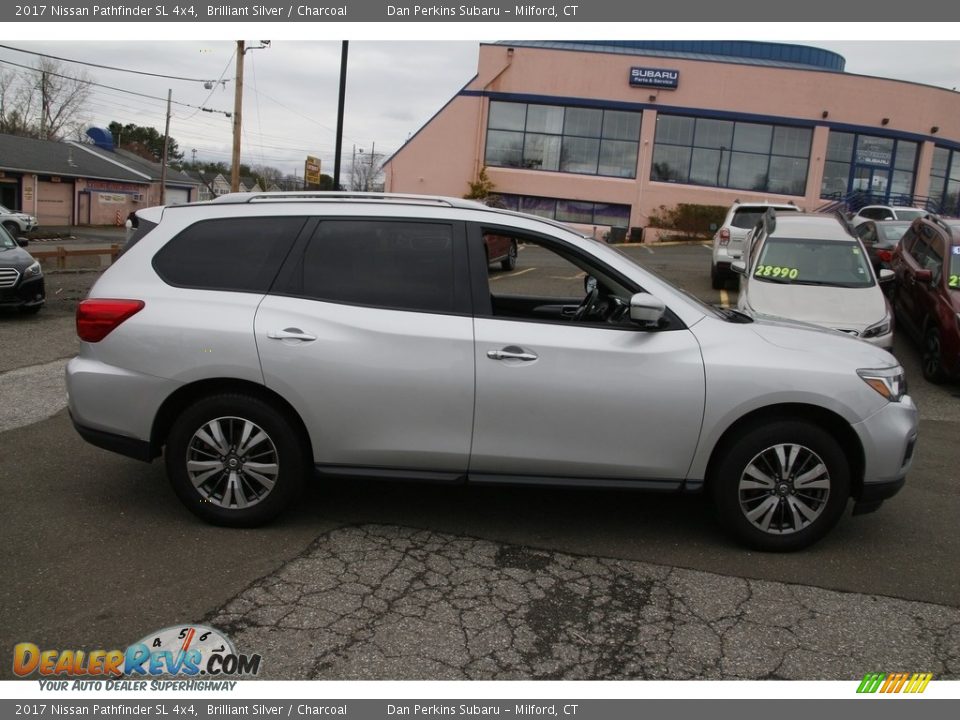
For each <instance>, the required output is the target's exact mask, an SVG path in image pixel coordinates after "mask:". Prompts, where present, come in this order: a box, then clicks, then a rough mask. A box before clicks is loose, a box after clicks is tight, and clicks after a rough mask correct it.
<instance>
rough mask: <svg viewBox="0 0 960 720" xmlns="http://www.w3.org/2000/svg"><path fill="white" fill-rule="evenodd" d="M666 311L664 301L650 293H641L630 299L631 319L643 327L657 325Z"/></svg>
mask: <svg viewBox="0 0 960 720" xmlns="http://www.w3.org/2000/svg"><path fill="white" fill-rule="evenodd" d="M666 309H667V306H666V305H664V304H663V300H660V299H659V298H656V297H654V296H653V295H651V294H650V293H645V292H639V293H637V294H636V295H633V296H632V297H631V298H630V319H631V320H632V321H633V322H635V323H640V324H641V325H656V324H657V323H658V322H660V319H661V318H662V317H663V313H664V312H666Z"/></svg>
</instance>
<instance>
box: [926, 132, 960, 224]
mask: <svg viewBox="0 0 960 720" xmlns="http://www.w3.org/2000/svg"><path fill="white" fill-rule="evenodd" d="M930 198H931V199H932V200H934V201H935V202H938V203H940V212H942V213H943V214H944V215H953V216H958V215H960V151H957V150H950V149H949V148H945V147H939V146H938V147H936V148H934V150H933V164H932V165H931V167H930Z"/></svg>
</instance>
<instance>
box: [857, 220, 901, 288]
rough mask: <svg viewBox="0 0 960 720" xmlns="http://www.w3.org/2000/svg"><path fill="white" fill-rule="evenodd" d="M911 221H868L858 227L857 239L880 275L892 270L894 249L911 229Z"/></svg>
mask: <svg viewBox="0 0 960 720" xmlns="http://www.w3.org/2000/svg"><path fill="white" fill-rule="evenodd" d="M910 222H911V221H910V220H866V221H864V222H862V223H860V224H859V225H857V226H856V233H857V237H859V238H860V241H861V242H862V243H863V247H864V248H866V250H867V256H868V257H869V258H870V263H871V264H872V265H873V270H874V272H876V273H877V274H878V275H879V273H880V271H881V270H883V269H888V270H889V269H890V260H891V258H892V257H893V249H894V248H895V247H896V246H897V243H898V242H900V238H902V237H903V234H904V233H905V232H906V231H907V228H908V227H910Z"/></svg>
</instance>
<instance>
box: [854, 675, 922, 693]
mask: <svg viewBox="0 0 960 720" xmlns="http://www.w3.org/2000/svg"><path fill="white" fill-rule="evenodd" d="M932 679H933V674H932V673H913V674H911V673H867V674H866V675H864V676H863V680H861V681H860V685H859V687H857V692H858V693H875V692H880V693H887V694H890V693H900V692H903V693H911V694H917V693H922V692H923V691H924V690H926V689H927V685H928V684H929V683H930V681H931V680H932Z"/></svg>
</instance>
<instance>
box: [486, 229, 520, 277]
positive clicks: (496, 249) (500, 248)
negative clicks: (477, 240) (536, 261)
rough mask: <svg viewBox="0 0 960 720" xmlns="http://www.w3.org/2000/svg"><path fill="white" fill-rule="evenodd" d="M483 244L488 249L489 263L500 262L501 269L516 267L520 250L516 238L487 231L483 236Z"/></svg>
mask: <svg viewBox="0 0 960 720" xmlns="http://www.w3.org/2000/svg"><path fill="white" fill-rule="evenodd" d="M483 245H484V247H485V248H486V250H487V264H488V265H492V264H494V263H499V264H500V269H501V270H514V269H516V267H517V255H518V250H519V248H518V247H517V240H516V238H511V237H508V236H506V235H497V234H496V233H486V234H485V235H484V236H483Z"/></svg>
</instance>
